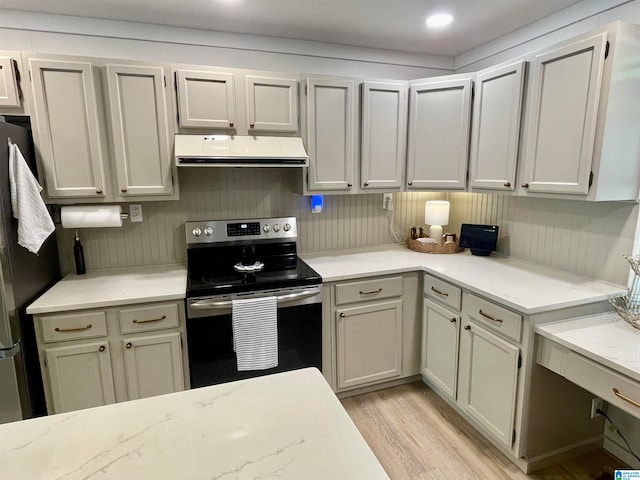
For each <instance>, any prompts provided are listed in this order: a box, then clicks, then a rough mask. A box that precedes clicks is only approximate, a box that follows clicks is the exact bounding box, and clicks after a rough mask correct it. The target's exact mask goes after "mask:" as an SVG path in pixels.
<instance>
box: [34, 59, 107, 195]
mask: <svg viewBox="0 0 640 480" xmlns="http://www.w3.org/2000/svg"><path fill="white" fill-rule="evenodd" d="M28 65H29V70H30V72H31V86H32V93H33V97H34V102H33V103H34V112H33V113H34V114H35V122H33V129H34V133H35V135H34V141H35V146H36V151H37V152H38V154H39V157H40V161H41V164H42V166H43V168H44V177H45V184H46V192H47V196H48V197H49V198H52V199H57V198H69V197H71V198H73V197H87V198H94V199H95V200H94V201H97V200H101V199H104V198H106V196H107V195H108V194H109V193H110V192H109V191H108V186H107V183H106V181H105V165H106V162H107V161H108V151H107V149H106V135H105V131H104V125H103V124H102V123H103V119H102V112H101V102H102V99H101V97H100V88H99V86H100V74H99V71H98V68H97V67H95V66H93V65H92V64H91V63H90V62H81V61H63V60H48V59H41V58H37V57H36V58H30V59H29V60H28ZM40 173H41V175H42V173H43V172H42V171H41V172H40Z"/></svg>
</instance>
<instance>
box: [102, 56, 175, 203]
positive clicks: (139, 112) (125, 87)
mask: <svg viewBox="0 0 640 480" xmlns="http://www.w3.org/2000/svg"><path fill="white" fill-rule="evenodd" d="M107 87H108V97H109V107H110V108H109V110H110V120H111V133H112V138H113V148H114V152H113V153H114V160H115V167H116V179H117V188H118V190H119V192H118V194H119V195H121V196H123V197H127V196H132V195H136V196H146V195H171V193H172V191H173V184H172V183H173V182H172V178H171V176H172V170H171V168H172V164H173V162H172V161H171V147H170V143H169V125H168V115H167V105H168V101H169V99H168V98H167V95H166V87H165V78H164V69H163V68H162V67H151V66H140V65H115V64H110V65H107Z"/></svg>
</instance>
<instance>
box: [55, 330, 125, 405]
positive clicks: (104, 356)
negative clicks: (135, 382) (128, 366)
mask: <svg viewBox="0 0 640 480" xmlns="http://www.w3.org/2000/svg"><path fill="white" fill-rule="evenodd" d="M44 357H45V362H46V363H45V364H46V366H47V370H48V375H49V383H50V385H51V394H52V398H51V401H52V404H53V405H50V407H53V411H50V412H49V413H50V414H51V413H62V412H70V411H72V410H79V409H81V408H90V407H98V406H100V405H107V404H110V403H115V394H114V389H113V375H112V372H111V359H110V356H109V344H108V342H99V343H86V344H81V345H73V346H69V347H56V348H47V349H45V350H44Z"/></svg>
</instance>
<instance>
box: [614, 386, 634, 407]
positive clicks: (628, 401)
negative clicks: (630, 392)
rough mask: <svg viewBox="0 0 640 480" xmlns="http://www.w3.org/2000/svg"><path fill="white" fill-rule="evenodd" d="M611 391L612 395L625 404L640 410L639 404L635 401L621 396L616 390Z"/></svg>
mask: <svg viewBox="0 0 640 480" xmlns="http://www.w3.org/2000/svg"><path fill="white" fill-rule="evenodd" d="M611 390H613V394H614V395H615V396H616V397H618V398H621V399H622V400H624V401H625V402H627V403H630V404H631V405H633V406H634V407H638V408H640V403H638V402H637V401H635V400H634V399H633V398H629V397H627V396H626V395H623V394H622V393H620V390H618V389H617V388H615V387H614V388H612V389H611Z"/></svg>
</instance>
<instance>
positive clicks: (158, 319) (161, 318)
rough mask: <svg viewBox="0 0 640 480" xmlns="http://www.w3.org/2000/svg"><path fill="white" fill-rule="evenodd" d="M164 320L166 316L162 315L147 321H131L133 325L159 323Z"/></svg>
mask: <svg viewBox="0 0 640 480" xmlns="http://www.w3.org/2000/svg"><path fill="white" fill-rule="evenodd" d="M165 318H167V316H166V315H162V316H161V317H160V318H149V319H148V320H137V319H135V320H133V323H138V324H140V323H151V322H159V321H161V320H164V319H165Z"/></svg>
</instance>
